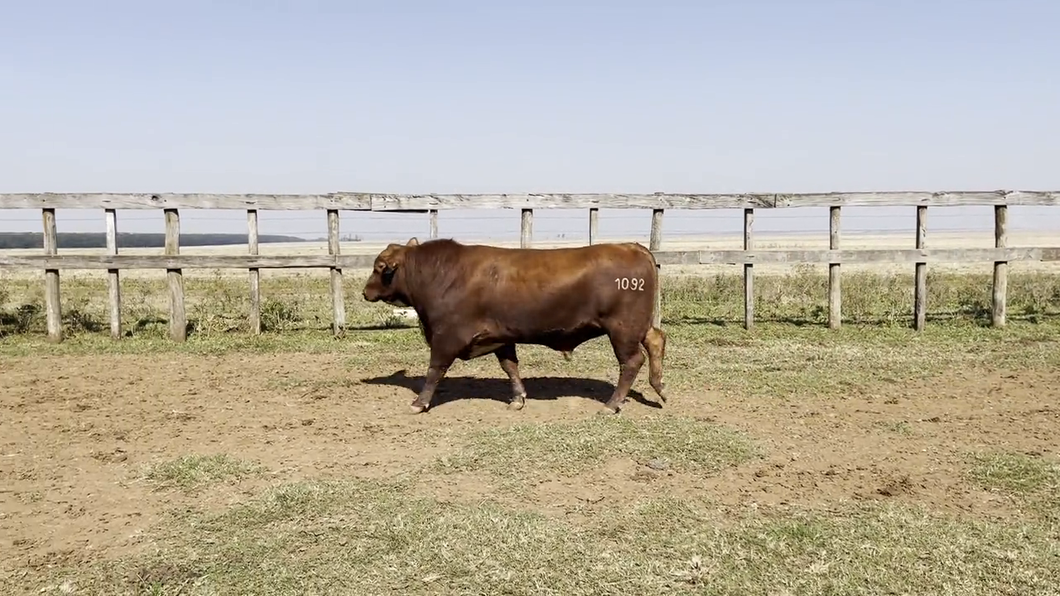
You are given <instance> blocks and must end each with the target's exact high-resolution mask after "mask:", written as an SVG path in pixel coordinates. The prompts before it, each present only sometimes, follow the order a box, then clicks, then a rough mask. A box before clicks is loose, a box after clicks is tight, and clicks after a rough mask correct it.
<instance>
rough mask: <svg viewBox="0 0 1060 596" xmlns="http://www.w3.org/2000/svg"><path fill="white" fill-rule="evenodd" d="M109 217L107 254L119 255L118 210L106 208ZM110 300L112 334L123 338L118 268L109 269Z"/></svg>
mask: <svg viewBox="0 0 1060 596" xmlns="http://www.w3.org/2000/svg"><path fill="white" fill-rule="evenodd" d="M105 213H106V217H107V254H108V255H110V256H112V257H114V256H117V255H118V212H117V210H115V209H106V210H105ZM107 282H108V285H109V288H108V294H109V295H108V300H107V302H108V303H109V304H110V336H111V338H113V339H121V276H120V273H119V271H118V270H117V269H108V270H107Z"/></svg>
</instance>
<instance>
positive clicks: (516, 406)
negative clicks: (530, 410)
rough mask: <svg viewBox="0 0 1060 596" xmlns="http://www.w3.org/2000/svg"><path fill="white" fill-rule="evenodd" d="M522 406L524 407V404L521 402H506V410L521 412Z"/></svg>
mask: <svg viewBox="0 0 1060 596" xmlns="http://www.w3.org/2000/svg"><path fill="white" fill-rule="evenodd" d="M524 405H526V402H524V401H522V400H518V401H510V402H508V409H509V410H522V409H523V406H524Z"/></svg>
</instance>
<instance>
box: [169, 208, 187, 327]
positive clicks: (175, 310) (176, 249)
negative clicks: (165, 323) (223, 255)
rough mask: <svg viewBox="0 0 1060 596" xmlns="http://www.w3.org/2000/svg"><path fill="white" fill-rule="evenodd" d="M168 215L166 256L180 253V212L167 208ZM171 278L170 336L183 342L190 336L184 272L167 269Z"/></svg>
mask: <svg viewBox="0 0 1060 596" xmlns="http://www.w3.org/2000/svg"><path fill="white" fill-rule="evenodd" d="M164 213H165V217H166V250H165V254H166V256H174V257H175V256H177V255H179V254H180V214H179V213H178V212H177V210H176V209H165V210H164ZM166 277H168V278H169V336H170V338H172V339H173V340H174V341H178V342H182V341H184V340H186V339H187V338H188V318H187V313H185V311H184V272H183V271H182V270H180V269H167V270H166Z"/></svg>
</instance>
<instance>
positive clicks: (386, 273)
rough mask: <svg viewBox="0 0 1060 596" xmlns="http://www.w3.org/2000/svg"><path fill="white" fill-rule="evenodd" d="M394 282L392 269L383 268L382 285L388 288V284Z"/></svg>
mask: <svg viewBox="0 0 1060 596" xmlns="http://www.w3.org/2000/svg"><path fill="white" fill-rule="evenodd" d="M393 280H394V268H393V267H384V268H383V285H385V286H389V285H390V282H391V281H393Z"/></svg>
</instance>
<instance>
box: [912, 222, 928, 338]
mask: <svg viewBox="0 0 1060 596" xmlns="http://www.w3.org/2000/svg"><path fill="white" fill-rule="evenodd" d="M926 241H927V206H926V205H917V208H916V247H917V249H919V250H923V249H924V248H926V247H925V242H926ZM915 274H916V275H915V278H916V282H915V283H916V285H915V288H914V290H913V328H914V329H916V330H917V331H923V330H924V327H926V326H927V263H925V262H924V261H917V263H916V269H915Z"/></svg>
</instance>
